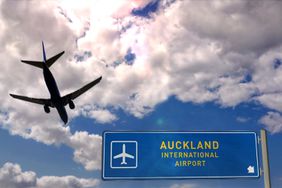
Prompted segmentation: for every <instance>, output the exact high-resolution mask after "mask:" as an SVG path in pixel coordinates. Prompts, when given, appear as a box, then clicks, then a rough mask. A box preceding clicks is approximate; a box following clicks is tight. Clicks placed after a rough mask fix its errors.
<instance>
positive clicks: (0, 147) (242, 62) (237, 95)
mask: <svg viewBox="0 0 282 188" xmlns="http://www.w3.org/2000/svg"><path fill="white" fill-rule="evenodd" d="M281 10H282V2H280V1H276V0H270V1H245V0H209V1H208V0H202V1H196V0H182V1H181V0H103V1H102V0H93V1H90V0H81V1H76V0H57V1H56V0H50V1H44V3H43V0H42V1H36V0H22V1H10V0H0V59H1V69H0V94H1V98H0V187H5V188H47V187H57V188H88V187H90V188H98V187H103V188H104V187H105V188H111V187H125V188H126V187H132V186H135V187H138V188H139V187H140V188H141V187H149V188H150V187H162V188H200V187H201V188H205V187H231V188H232V187H234V188H235V187H244V188H245V187H246V188H247V187H255V188H258V187H263V178H258V179H227V180H222V179H212V180H209V179H205V180H154V181H148V180H147V181H146V180H143V181H140V180H139V181H136V180H135V181H103V180H101V144H102V133H103V132H104V131H106V130H118V131H120V130H126V131H128V130H129V131H150V130H154V131H156V130H162V131H222V130H224V131H226V130H248V131H256V132H258V133H259V130H260V129H266V130H267V133H268V145H269V155H270V156H269V157H270V169H271V181H272V185H273V187H279V186H280V184H281V183H282V171H281V169H282V164H281V162H280V158H281V155H282V151H281V147H280V146H281V143H282V137H281V136H282V135H281V132H282V102H281V101H282V86H281V84H280V83H281V81H282V66H281V65H282V27H281V23H282V12H281ZM41 41H44V43H45V48H46V53H47V57H51V56H52V55H55V54H57V53H59V52H60V51H63V50H64V51H65V54H64V55H63V56H62V57H61V58H60V59H59V60H58V61H57V62H56V63H55V64H54V65H53V66H52V67H51V68H50V70H51V71H52V73H53V75H54V77H55V78H56V80H57V84H58V87H59V89H60V91H61V93H62V95H64V94H67V93H69V92H72V91H74V90H76V89H78V88H80V87H81V86H82V85H84V84H86V83H88V82H90V81H92V80H94V79H96V78H98V77H99V76H103V79H102V81H101V83H99V84H98V85H96V86H95V87H94V88H92V89H91V90H90V91H88V92H87V93H85V94H84V95H82V96H81V97H79V98H78V99H76V100H75V101H74V102H75V105H76V108H75V110H70V109H69V108H68V107H67V112H68V114H69V116H70V120H69V123H68V124H67V125H64V123H63V122H62V121H61V120H60V118H59V116H58V114H57V112H56V111H55V110H54V109H51V113H50V114H46V113H45V112H44V109H43V107H42V106H39V105H33V104H29V103H25V102H22V101H18V100H14V99H12V98H11V97H10V96H9V93H16V94H20V95H26V96H30V97H37V98H48V97H49V93H48V90H47V88H46V86H45V82H44V80H43V76H42V71H41V70H40V69H38V68H35V67H31V66H28V65H25V64H21V63H20V60H21V59H32V60H41V59H42V50H41ZM260 158H261V157H260Z"/></svg>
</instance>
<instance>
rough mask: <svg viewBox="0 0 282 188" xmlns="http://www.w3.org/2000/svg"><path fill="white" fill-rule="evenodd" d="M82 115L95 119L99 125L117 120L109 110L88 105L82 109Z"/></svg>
mask: <svg viewBox="0 0 282 188" xmlns="http://www.w3.org/2000/svg"><path fill="white" fill-rule="evenodd" d="M81 114H82V115H83V116H86V117H91V118H93V119H95V120H96V121H97V122H98V123H102V124H103V123H111V122H113V121H115V120H117V117H116V116H115V115H114V114H113V113H111V112H110V111H109V110H107V109H99V108H95V107H93V106H89V105H86V106H84V107H82V108H81Z"/></svg>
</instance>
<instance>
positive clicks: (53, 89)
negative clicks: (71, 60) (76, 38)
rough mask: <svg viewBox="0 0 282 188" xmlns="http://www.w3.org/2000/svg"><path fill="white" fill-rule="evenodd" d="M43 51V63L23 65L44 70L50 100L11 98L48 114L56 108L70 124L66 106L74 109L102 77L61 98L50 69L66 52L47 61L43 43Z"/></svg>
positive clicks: (33, 62)
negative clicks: (42, 108) (38, 107)
mask: <svg viewBox="0 0 282 188" xmlns="http://www.w3.org/2000/svg"><path fill="white" fill-rule="evenodd" d="M42 51H43V61H28V60H21V62H23V63H27V64H29V65H32V66H35V67H38V68H41V69H43V76H44V80H45V83H46V86H47V88H48V91H49V93H50V99H37V98H30V97H25V96H20V95H15V94H10V95H11V97H13V98H15V99H19V100H24V101H27V102H31V103H36V104H40V105H43V106H44V111H45V112H46V113H50V107H51V108H56V109H57V111H58V113H59V115H60V118H61V119H62V121H63V122H64V123H65V124H66V123H67V122H68V115H67V112H66V109H65V106H66V105H69V108H70V109H74V108H75V105H74V103H73V100H74V99H75V98H77V97H79V96H80V95H81V94H83V93H84V92H86V91H87V90H89V89H90V88H91V87H93V86H95V85H96V84H98V83H99V82H100V81H101V79H102V76H100V77H99V78H97V79H96V80H94V81H92V82H90V83H88V84H87V85H85V86H83V87H82V88H80V89H78V90H76V91H74V92H72V93H69V94H67V95H65V96H63V97H61V94H60V91H59V89H58V86H57V84H56V81H55V78H54V77H53V75H52V73H51V71H50V70H49V67H51V65H53V63H55V61H56V60H57V59H58V58H59V57H60V56H61V55H63V54H64V51H62V52H61V53H59V54H57V55H55V56H53V57H51V58H49V59H46V54H45V48H44V43H43V41H42Z"/></svg>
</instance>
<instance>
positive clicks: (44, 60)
mask: <svg viewBox="0 0 282 188" xmlns="http://www.w3.org/2000/svg"><path fill="white" fill-rule="evenodd" d="M42 51H43V62H44V63H46V54H45V48H44V42H43V41H42Z"/></svg>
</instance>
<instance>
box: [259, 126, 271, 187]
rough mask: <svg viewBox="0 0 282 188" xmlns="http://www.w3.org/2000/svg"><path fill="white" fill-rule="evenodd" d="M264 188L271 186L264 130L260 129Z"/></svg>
mask: <svg viewBox="0 0 282 188" xmlns="http://www.w3.org/2000/svg"><path fill="white" fill-rule="evenodd" d="M260 137H261V149H262V163H263V177H264V188H271V183H270V170H269V160H268V148H267V137H266V131H265V130H263V129H262V130H260Z"/></svg>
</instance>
